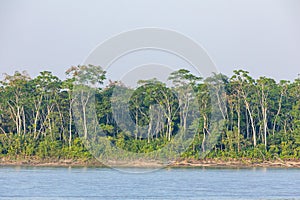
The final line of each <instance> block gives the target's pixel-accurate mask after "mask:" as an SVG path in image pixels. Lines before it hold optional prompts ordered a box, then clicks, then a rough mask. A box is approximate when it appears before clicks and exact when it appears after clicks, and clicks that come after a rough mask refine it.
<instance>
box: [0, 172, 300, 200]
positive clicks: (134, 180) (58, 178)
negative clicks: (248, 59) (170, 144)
mask: <svg viewBox="0 0 300 200" xmlns="http://www.w3.org/2000/svg"><path fill="white" fill-rule="evenodd" d="M128 170H129V169H125V168H124V169H122V170H116V169H110V168H86V167H85V168H79V167H75V168H74V167H72V168H71V167H69V168H63V167H0V199H300V169H271V168H249V169H213V168H166V169H159V170H152V169H130V170H129V172H128ZM145 170H150V172H147V173H145ZM132 172H134V173H132Z"/></svg>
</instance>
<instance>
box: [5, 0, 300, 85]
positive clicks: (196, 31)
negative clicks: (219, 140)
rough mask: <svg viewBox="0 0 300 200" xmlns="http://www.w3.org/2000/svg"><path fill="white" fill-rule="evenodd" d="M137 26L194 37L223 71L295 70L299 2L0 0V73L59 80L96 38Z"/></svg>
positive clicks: (283, 73) (290, 73)
mask: <svg viewBox="0 0 300 200" xmlns="http://www.w3.org/2000/svg"><path fill="white" fill-rule="evenodd" d="M140 27H160V28H167V29H172V30H176V31H179V32H181V33H183V34H185V35H187V36H189V37H191V38H193V39H194V40H195V41H197V42H198V43H199V44H201V45H202V46H203V47H204V48H205V49H206V50H207V52H208V54H209V55H210V56H211V58H212V59H213V60H214V62H215V63H216V65H217V68H218V70H219V71H220V72H222V73H225V74H227V75H231V74H232V71H233V70H234V69H240V68H242V69H245V70H248V71H250V73H251V75H252V76H254V77H259V76H269V77H273V78H276V79H291V80H292V79H294V78H296V77H297V76H298V73H300V1H299V0H205V1H204V0H203V1H201V0H180V1H179V0H163V1H162V0H123V1H121V0H85V1H83V0H82V1H74V0H43V1H40V0H26V1H23V0H0V73H4V72H8V73H13V72H14V71H15V70H20V71H22V70H27V71H28V72H29V73H30V74H31V75H32V76H35V75H37V73H38V72H39V71H42V70H51V71H53V72H54V74H55V75H57V76H59V77H61V78H63V77H64V71H65V70H66V69H67V68H68V67H70V66H71V65H78V64H81V63H82V62H83V61H84V59H85V58H86V57H87V56H88V54H89V52H90V51H91V50H93V49H94V48H95V47H96V46H97V45H98V44H99V43H101V42H102V41H104V40H106V39H108V38H110V37H111V36H112V35H115V34H118V33H120V32H123V31H126V30H131V29H134V28H140ZM139 59H141V57H139ZM148 59H149V58H148ZM154 59H156V58H154ZM147 61H149V60H147ZM150 61H151V59H150Z"/></svg>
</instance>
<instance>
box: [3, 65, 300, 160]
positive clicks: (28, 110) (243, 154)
mask: <svg viewBox="0 0 300 200" xmlns="http://www.w3.org/2000/svg"><path fill="white" fill-rule="evenodd" d="M66 73H67V75H68V78H67V79H65V80H60V79H59V78H58V77H56V76H54V75H53V74H52V73H51V72H49V71H43V72H41V73H40V75H38V76H37V77H35V78H31V77H30V76H29V75H28V74H27V73H26V72H22V73H20V72H15V74H13V75H8V74H5V75H4V79H3V80H2V81H1V82H0V83H1V86H0V157H5V158H9V159H15V158H28V157H30V158H37V159H47V158H55V159H66V158H70V159H83V160H89V159H92V157H93V156H92V155H91V153H90V152H89V151H88V150H87V149H86V148H85V146H84V145H83V140H84V139H86V138H88V137H89V125H90V124H89V123H90V122H89V120H88V119H87V115H88V113H85V112H88V111H89V110H88V106H87V104H88V103H89V101H90V99H95V110H96V111H95V112H96V115H97V120H98V121H97V123H98V125H99V127H101V130H102V132H103V133H105V135H106V137H107V138H108V139H109V141H110V142H111V143H112V144H114V145H115V146H117V147H119V148H121V149H124V150H127V151H131V152H143V153H147V152H153V151H155V150H157V149H160V148H162V147H164V146H165V145H166V144H167V143H168V142H170V141H172V140H173V139H174V138H175V137H176V135H179V134H183V135H190V134H193V141H192V142H191V143H190V145H189V147H188V148H187V149H186V150H185V151H184V153H182V154H181V156H182V157H183V158H196V159H197V158H200V157H201V155H203V152H207V154H205V155H206V157H208V158H249V159H277V158H283V159H296V158H300V79H299V78H297V79H295V80H294V81H293V82H290V81H280V82H276V81H275V80H273V79H271V78H266V77H260V78H259V79H257V80H255V79H253V78H252V77H251V76H250V75H249V73H248V72H247V71H243V70H236V71H234V73H233V75H232V76H231V77H227V76H225V75H223V74H214V75H212V76H211V77H208V78H206V79H203V78H201V77H198V76H195V75H193V74H192V73H190V72H189V71H188V70H185V69H181V70H178V71H175V72H173V73H171V74H170V76H169V81H170V83H171V84H170V85H171V86H169V85H167V84H165V83H162V82H160V81H158V80H156V79H153V80H141V81H139V83H138V87H137V88H136V89H132V88H129V87H126V86H125V85H124V84H122V83H120V82H112V81H107V82H108V84H107V85H105V86H103V83H104V82H106V76H105V74H106V72H105V71H103V70H102V69H101V67H99V66H93V65H88V66H76V67H71V68H70V69H69V70H67V72H66ZM78 86H84V87H88V88H91V87H92V88H96V89H95V90H94V91H95V95H93V94H92V93H88V94H87V93H81V94H82V95H83V96H80V97H78V96H77V95H76V94H74V91H78V90H74V88H75V87H78ZM100 86H101V87H100ZM84 87H81V89H82V92H84V91H85V92H86V91H88V90H86V89H84ZM116 93H122V94H125V95H123V96H122V98H120V97H118V96H115V94H116ZM89 95H90V96H89ZM83 97H84V98H83ZM123 105H127V107H126V108H124V107H123ZM78 109H79V110H80V113H81V114H79V115H80V116H79V117H78V113H76V112H77V111H78ZM126 109H128V113H127V114H126ZM76 122H77V123H79V124H80V125H82V128H78V124H76ZM216 126H218V127H217V128H216ZM216 131H217V134H216V133H215V132H216ZM212 135H214V136H215V137H213V136H212ZM211 138H212V139H211ZM212 140H213V142H212ZM210 142H211V143H210ZM209 144H213V146H209Z"/></svg>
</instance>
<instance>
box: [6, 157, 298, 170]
mask: <svg viewBox="0 0 300 200" xmlns="http://www.w3.org/2000/svg"><path fill="white" fill-rule="evenodd" d="M0 166H37V167H38V166H44V167H70V166H71V167H72V166H74V167H141V168H143V167H144V168H146V167H150V168H161V167H213V168H252V167H263V168H267V167H269V168H300V160H299V159H298V160H296V159H295V160H270V161H256V160H251V159H243V160H242V159H226V160H221V159H203V160H196V159H188V160H187V159H186V160H178V161H174V162H169V163H159V162H156V161H143V160H138V161H107V162H105V163H101V162H99V161H97V160H89V161H83V160H53V159H47V160H39V159H26V160H25V159H18V160H7V159H3V158H2V159H0Z"/></svg>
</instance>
